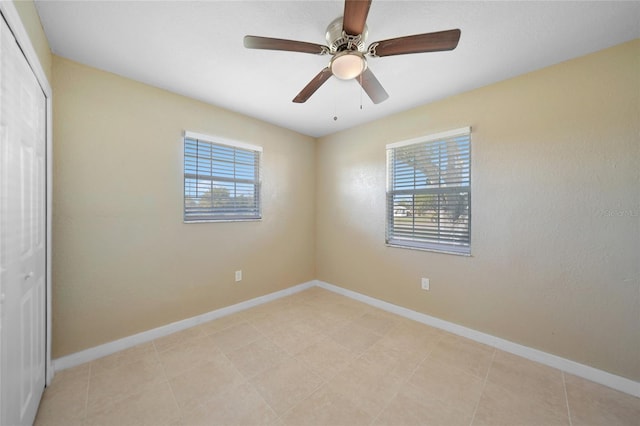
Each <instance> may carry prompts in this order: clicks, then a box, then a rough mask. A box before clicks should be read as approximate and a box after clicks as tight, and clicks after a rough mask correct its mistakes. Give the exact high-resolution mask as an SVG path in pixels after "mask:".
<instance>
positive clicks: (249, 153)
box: [184, 132, 262, 222]
mask: <svg viewBox="0 0 640 426" xmlns="http://www.w3.org/2000/svg"><path fill="white" fill-rule="evenodd" d="M261 154H262V148H261V147H259V146H254V145H248V144H243V143H238V142H234V141H226V140H222V139H217V138H213V137H210V136H205V135H200V134H196V133H191V132H185V136H184V221H185V222H194V221H225V220H257V219H260V218H261V200H260V157H261Z"/></svg>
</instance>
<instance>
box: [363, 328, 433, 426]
mask: <svg viewBox="0 0 640 426" xmlns="http://www.w3.org/2000/svg"><path fill="white" fill-rule="evenodd" d="M389 331H391V330H389ZM443 338H444V336H443V335H440V336H439V337H438V339H437V340H436V342H435V343H434V344H433V347H432V348H431V349H430V350H429V351H428V352H427V353H426V354H425V356H424V358H422V359H421V360H420V362H418V364H417V365H416V366H415V367H414V368H413V371H411V374H409V376H408V377H407V380H405V381H404V383H403V386H407V384H408V383H409V381H410V380H411V378H412V377H413V375H414V374H415V373H416V371H418V368H420V367H421V366H422V364H423V363H424V362H425V361H426V360H427V358H429V357H430V356H431V353H432V352H433V349H434V348H435V347H436V346H438V343H440V342H441V341H442V339H443ZM399 393H400V389H398V390H397V391H396V392H395V393H394V394H393V396H392V397H391V398H390V399H389V401H388V402H387V403H386V404H385V406H384V407H383V408H382V410H380V411H379V412H378V414H377V415H376V416H375V417H374V418H373V420H372V421H371V423H370V425H373V424H374V423H375V422H376V420H378V418H380V415H381V414H382V413H384V411H385V410H386V409H387V407H388V406H389V404H391V402H392V401H393V400H394V399H395V398H396V396H398V394H399Z"/></svg>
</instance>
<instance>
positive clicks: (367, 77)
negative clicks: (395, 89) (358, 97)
mask: <svg viewBox="0 0 640 426" xmlns="http://www.w3.org/2000/svg"><path fill="white" fill-rule="evenodd" d="M356 80H358V83H360V85H361V86H362V88H363V89H364V91H365V92H366V93H367V95H368V96H369V98H371V100H372V101H373V103H374V104H379V103H380V102H383V101H386V100H387V99H388V98H389V94H388V93H387V91H386V90H384V87H382V84H380V82H379V81H378V79H377V78H376V76H375V75H373V72H372V71H371V69H369V68H367V69H366V70H364V71H363V73H362V74H360V76H359V77H356Z"/></svg>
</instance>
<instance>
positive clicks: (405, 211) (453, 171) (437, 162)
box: [386, 127, 471, 254]
mask: <svg viewBox="0 0 640 426" xmlns="http://www.w3.org/2000/svg"><path fill="white" fill-rule="evenodd" d="M470 139H471V128H470V127H465V128H462V129H457V130H452V131H449V132H444V133H439V134H436V135H431V136H425V137H423V138H418V139H413V140H410V141H403V142H397V143H393V144H389V145H387V170H388V176H387V235H386V242H387V244H388V245H391V246H400V247H409V248H416V249H424V250H434V251H440V252H446V253H456V254H470V240H471V227H470V223H471V222H470V218H471V173H470V162H471V161H470V160H471V157H470Z"/></svg>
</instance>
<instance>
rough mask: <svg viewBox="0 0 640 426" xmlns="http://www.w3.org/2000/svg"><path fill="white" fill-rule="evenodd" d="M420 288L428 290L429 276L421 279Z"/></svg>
mask: <svg viewBox="0 0 640 426" xmlns="http://www.w3.org/2000/svg"><path fill="white" fill-rule="evenodd" d="M422 289H423V290H429V278H423V279H422Z"/></svg>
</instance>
